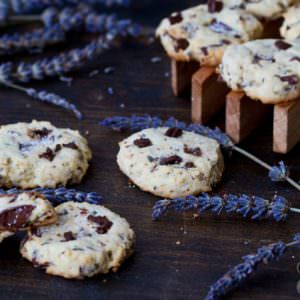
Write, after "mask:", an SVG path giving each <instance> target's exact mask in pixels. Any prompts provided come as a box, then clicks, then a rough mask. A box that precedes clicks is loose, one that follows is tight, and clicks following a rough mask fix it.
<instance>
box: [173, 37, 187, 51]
mask: <svg viewBox="0 0 300 300" xmlns="http://www.w3.org/2000/svg"><path fill="white" fill-rule="evenodd" d="M175 41H176V46H175V50H176V51H177V52H179V51H180V50H185V49H187V48H188V46H189V45H190V43H189V41H188V40H187V39H175Z"/></svg>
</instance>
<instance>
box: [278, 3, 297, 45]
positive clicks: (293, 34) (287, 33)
mask: <svg viewBox="0 0 300 300" xmlns="http://www.w3.org/2000/svg"><path fill="white" fill-rule="evenodd" d="M280 34H281V36H282V37H283V38H285V39H286V40H290V41H292V40H295V39H300V1H299V4H298V5H295V6H293V7H291V8H289V9H288V11H287V12H286V13H285V14H284V22H283V24H282V26H281V28H280Z"/></svg>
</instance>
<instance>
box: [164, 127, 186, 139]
mask: <svg viewBox="0 0 300 300" xmlns="http://www.w3.org/2000/svg"><path fill="white" fill-rule="evenodd" d="M182 133H183V132H182V129H180V128H178V127H172V128H169V129H168V130H167V131H166V132H165V135H166V136H168V137H173V138H178V137H180V136H182Z"/></svg>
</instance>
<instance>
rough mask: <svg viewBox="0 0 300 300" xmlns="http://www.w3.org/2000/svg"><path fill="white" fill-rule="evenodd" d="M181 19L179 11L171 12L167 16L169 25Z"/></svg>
mask: <svg viewBox="0 0 300 300" xmlns="http://www.w3.org/2000/svg"><path fill="white" fill-rule="evenodd" d="M182 20H183V18H182V15H181V13H180V12H176V13H173V14H172V15H171V16H170V17H169V21H170V23H171V25H174V24H177V23H180V22H181V21H182Z"/></svg>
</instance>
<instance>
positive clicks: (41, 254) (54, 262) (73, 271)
mask: <svg viewBox="0 0 300 300" xmlns="http://www.w3.org/2000/svg"><path fill="white" fill-rule="evenodd" d="M55 209H56V212H57V214H58V221H57V223H56V224H54V225H51V226H48V227H41V228H38V229H36V230H32V231H31V232H30V233H29V235H28V237H27V239H25V241H24V242H23V245H22V246H21V254H22V256H23V257H24V258H27V259H28V260H29V261H31V262H32V263H33V264H34V266H37V267H41V268H44V269H45V270H46V273H48V274H51V275H58V276H63V277H65V278H75V279H82V278H84V277H92V276H94V275H96V274H99V273H108V272H109V271H110V270H113V271H117V269H118V268H119V267H120V265H121V263H122V262H123V261H124V260H125V259H126V258H127V257H128V256H130V255H131V254H132V252H133V246H134V240H135V235H134V232H133V230H132V229H131V228H130V225H129V224H128V222H127V221H126V220H125V219H123V218H121V217H120V216H119V215H117V214H115V213H113V212H112V211H110V210H109V209H107V208H105V207H103V206H99V205H93V204H88V203H75V202H66V203H64V204H61V205H59V206H57V207H56V208H55Z"/></svg>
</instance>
